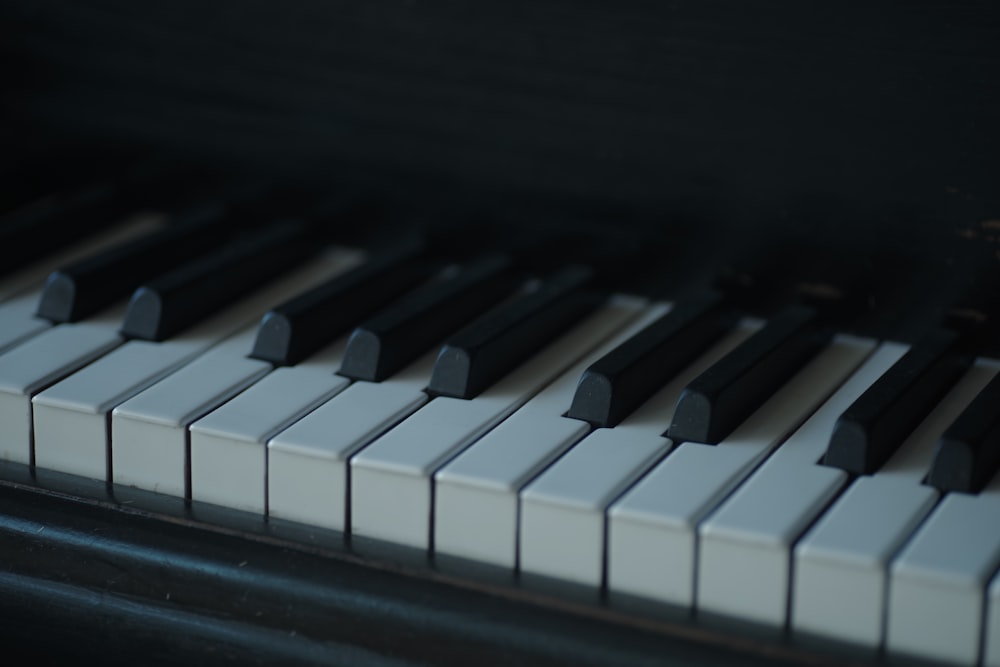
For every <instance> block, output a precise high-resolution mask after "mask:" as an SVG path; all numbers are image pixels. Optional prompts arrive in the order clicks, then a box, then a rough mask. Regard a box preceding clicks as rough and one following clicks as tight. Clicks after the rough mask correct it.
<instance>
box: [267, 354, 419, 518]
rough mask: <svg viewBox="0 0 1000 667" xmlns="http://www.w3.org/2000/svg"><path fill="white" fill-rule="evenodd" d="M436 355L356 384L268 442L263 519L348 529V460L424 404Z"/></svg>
mask: <svg viewBox="0 0 1000 667" xmlns="http://www.w3.org/2000/svg"><path fill="white" fill-rule="evenodd" d="M436 358H437V350H434V351H433V352H432V353H430V354H428V355H426V356H425V357H423V358H422V359H419V360H418V361H416V362H414V363H413V364H411V365H410V366H409V367H407V368H405V369H403V370H402V371H400V372H399V373H397V374H396V375H394V376H392V377H390V378H388V379H386V380H384V381H382V382H360V381H359V382H355V383H354V384H352V385H351V386H350V387H348V388H347V389H345V390H344V391H342V392H341V393H339V394H337V395H336V396H334V397H333V398H332V399H330V400H329V401H327V402H326V403H324V404H323V405H321V406H319V407H318V408H316V410H314V411H312V412H310V413H309V414H308V415H306V416H305V417H303V418H302V419H300V420H299V421H297V422H295V423H294V424H292V425H291V426H290V427H288V428H287V429H285V430H284V431H281V432H280V433H278V434H277V435H276V436H274V437H273V438H271V439H270V440H269V441H268V443H267V448H268V452H267V489H268V514H269V515H270V516H272V517H276V518H282V519H290V520H292V521H298V522H301V523H307V524H311V525H315V526H322V527H324V528H332V529H334V530H341V531H347V530H350V523H349V521H350V516H349V513H348V508H347V500H348V485H347V481H348V472H349V471H348V461H349V459H350V456H351V455H352V454H354V453H355V452H357V451H358V450H359V449H361V448H362V447H364V446H365V445H367V444H368V443H370V442H371V441H373V440H374V439H375V438H377V437H378V436H380V435H382V433H384V432H385V431H387V430H388V429H389V428H390V427H392V426H393V425H395V424H397V423H398V422H400V421H401V420H403V419H404V418H406V417H408V416H409V415H411V414H412V413H413V412H415V411H416V410H417V409H419V408H420V407H421V406H422V405H424V403H426V402H427V401H428V396H427V394H426V393H425V392H424V387H426V386H427V383H428V381H429V380H430V377H431V371H432V370H433V367H434V360H435V359H436Z"/></svg>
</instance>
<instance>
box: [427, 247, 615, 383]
mask: <svg viewBox="0 0 1000 667" xmlns="http://www.w3.org/2000/svg"><path fill="white" fill-rule="evenodd" d="M594 275H595V274H594V272H593V270H592V269H589V268H587V267H583V266H570V267H567V268H564V269H562V270H560V271H558V272H556V273H555V274H554V275H552V276H551V277H549V278H547V279H546V280H544V281H542V283H541V284H540V285H539V286H538V288H537V289H535V290H533V291H531V292H529V293H527V294H524V295H522V296H520V297H519V298H516V299H514V300H512V301H510V302H508V303H505V304H503V305H502V306H501V307H499V308H497V309H496V310H493V311H491V312H489V313H487V314H486V315H484V316H482V317H480V318H479V319H477V320H476V321H474V322H472V323H471V324H469V325H468V326H466V327H465V328H463V329H462V330H461V331H459V332H458V333H456V334H454V335H453V336H451V337H450V338H449V339H448V340H447V341H446V342H445V344H444V346H443V347H442V348H441V352H440V354H439V355H438V360H437V363H436V364H435V365H434V373H433V375H432V376H431V382H430V385H429V386H428V391H430V392H431V393H432V394H435V395H438V396H449V397H453V398H465V399H468V398H473V397H475V396H477V395H479V394H480V393H481V392H482V391H484V390H485V389H487V388H488V387H489V386H490V385H492V384H493V383H495V382H496V381H498V380H499V379H500V378H502V377H504V376H505V375H506V374H507V373H509V372H510V370H511V369H513V368H516V367H518V366H519V365H520V364H522V363H523V362H524V361H525V359H527V358H528V357H530V356H531V355H532V354H533V353H534V352H535V351H536V350H538V349H539V347H541V346H543V345H546V344H548V343H550V342H551V341H552V339H553V338H555V337H556V336H557V335H559V333H560V332H562V331H565V330H566V329H567V328H568V327H570V326H572V325H573V324H574V323H576V322H578V321H580V320H581V319H582V318H583V317H585V316H587V315H589V314H590V313H592V312H593V311H594V309H595V308H597V307H598V305H599V304H600V303H601V302H602V301H603V300H604V298H605V294H604V293H603V292H602V291H600V290H595V289H593V280H594Z"/></svg>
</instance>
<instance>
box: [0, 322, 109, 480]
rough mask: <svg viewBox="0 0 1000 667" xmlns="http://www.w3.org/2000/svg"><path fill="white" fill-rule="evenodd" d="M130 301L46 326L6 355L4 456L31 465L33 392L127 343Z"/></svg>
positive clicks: (2, 368)
mask: <svg viewBox="0 0 1000 667" xmlns="http://www.w3.org/2000/svg"><path fill="white" fill-rule="evenodd" d="M124 314H125V304H120V305H119V306H116V307H114V308H110V309H108V310H106V311H104V312H102V313H100V314H98V315H95V316H93V317H90V318H87V320H86V321H84V322H80V323H74V324H60V325H58V326H54V327H51V328H48V329H46V330H45V331H43V332H41V333H39V334H38V335H36V336H34V337H32V338H30V339H28V340H27V341H25V342H24V343H22V344H21V345H18V346H16V347H14V348H12V349H10V350H8V351H7V352H5V353H3V354H0V422H2V423H3V424H4V438H3V443H2V444H0V458H2V459H4V460H7V461H15V462H17V463H24V464H29V465H30V464H31V463H32V462H33V459H34V456H33V453H32V450H33V440H34V438H33V435H34V433H33V430H34V429H33V419H32V413H33V411H32V404H31V399H32V397H33V396H34V395H35V394H36V393H38V392H39V391H41V390H42V389H44V388H45V387H47V386H49V385H51V384H53V383H55V382H57V381H58V380H60V379H62V378H64V377H66V376H67V375H70V374H71V373H73V372H75V371H77V370H79V369H80V368H82V367H83V366H85V365H87V364H88V363H90V362H91V361H93V360H95V359H97V358H98V357H100V356H102V355H104V354H105V353H107V352H109V351H111V350H113V349H114V348H116V347H118V346H119V345H121V344H122V342H123V339H122V337H121V336H120V335H119V333H118V329H119V327H120V326H121V320H122V317H123V316H124Z"/></svg>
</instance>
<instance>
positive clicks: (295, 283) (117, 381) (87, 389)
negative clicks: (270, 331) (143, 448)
mask: <svg viewBox="0 0 1000 667" xmlns="http://www.w3.org/2000/svg"><path fill="white" fill-rule="evenodd" d="M331 261H332V260H331V259H330V258H328V257H320V258H318V259H317V260H315V261H314V262H311V263H309V264H306V265H305V266H303V267H302V268H301V269H299V270H297V271H295V272H294V273H292V274H289V275H288V276H286V277H284V278H282V279H280V280H277V281H275V282H273V283H271V284H269V285H267V286H265V287H264V288H262V289H259V290H257V291H255V292H252V293H250V294H248V295H247V296H245V297H243V298H241V299H239V300H237V301H236V302H235V303H233V304H232V305H230V306H229V307H227V308H225V309H223V310H221V311H219V312H218V313H217V314H216V315H214V316H213V317H210V318H207V319H205V320H204V321H202V322H200V323H199V324H197V325H195V326H194V327H192V328H191V329H189V330H187V331H185V332H183V333H181V334H179V335H177V336H174V337H172V338H170V339H169V340H167V341H164V342H162V343H153V342H150V341H141V340H132V341H128V342H126V343H125V344H124V345H122V346H120V347H118V348H116V349H115V350H113V351H112V352H110V353H108V354H106V355H105V356H103V357H101V358H100V359H98V360H97V361H95V362H93V363H91V364H90V365H88V366H86V367H84V368H82V369H81V370H79V371H77V372H76V373H73V374H72V375H70V376H69V377H67V378H65V379H63V380H61V381H60V382H57V383H56V384H54V385H52V386H51V387H49V388H48V389H45V390H43V391H41V392H40V393H38V394H36V395H35V397H34V399H32V403H33V406H34V430H35V464H36V466H37V467H38V468H47V469H51V470H58V471H62V472H68V473H72V474H76V475H81V476H84V477H90V478H94V479H100V480H105V481H108V480H110V479H112V478H113V471H112V470H109V468H110V466H111V463H112V456H111V453H110V446H111V444H112V443H111V441H110V432H109V428H108V426H109V424H108V422H109V415H110V412H111V411H112V410H113V409H114V408H115V407H116V406H118V405H119V404H121V403H123V402H124V401H126V400H128V399H129V398H131V397H132V396H134V395H136V394H137V393H139V392H140V391H142V390H144V389H146V388H147V387H149V386H151V385H153V384H154V383H156V382H157V381H159V380H160V379H162V378H164V377H166V376H168V375H169V374H170V373H172V372H174V371H175V370H177V369H179V368H180V367H181V366H183V365H184V364H185V363H186V362H188V361H189V360H191V359H193V358H194V357H196V356H197V355H198V354H200V353H201V352H204V351H205V350H207V349H208V348H210V347H211V346H212V345H214V344H215V343H217V342H219V341H221V340H223V339H225V338H227V337H229V336H231V335H233V334H234V333H236V332H237V331H239V330H241V329H242V328H244V327H246V326H248V325H250V324H252V323H254V322H256V321H257V320H258V319H259V318H260V316H261V315H262V314H263V313H264V312H265V311H266V309H267V308H269V307H270V306H272V305H274V303H276V302H279V301H280V300H281V299H282V298H285V297H286V295H287V294H288V293H289V290H290V289H294V290H299V289H302V288H303V286H304V284H308V281H309V279H311V278H313V277H314V276H315V272H316V271H317V270H322V268H319V269H317V266H319V267H323V266H328V265H329V263H330V262H331Z"/></svg>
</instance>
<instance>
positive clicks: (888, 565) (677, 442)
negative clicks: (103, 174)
mask: <svg viewBox="0 0 1000 667" xmlns="http://www.w3.org/2000/svg"><path fill="white" fill-rule="evenodd" d="M182 217H183V216H182ZM8 219H10V216H8ZM136 220H138V222H136ZM185 224H188V225H191V227H185V226H184V225H185ZM217 225H218V218H217V217H216V216H215V215H205V216H202V217H198V219H197V221H195V222H191V221H188V222H183V221H182V222H178V221H176V220H173V219H171V217H170V216H160V217H157V218H149V217H147V218H137V219H133V218H129V219H128V220H127V221H126V222H125V223H123V224H121V225H117V226H111V225H108V226H107V228H106V229H105V230H104V231H102V235H101V236H100V237H98V236H94V237H92V238H90V239H88V240H87V241H86V242H81V243H80V244H79V245H78V247H75V248H70V249H69V250H66V249H60V250H59V252H57V253H53V254H51V255H49V256H45V257H38V258H36V259H35V260H34V262H33V263H32V264H31V265H30V266H27V267H18V268H17V270H15V271H13V272H10V273H9V274H8V275H6V276H4V278H3V283H2V290H0V298H2V301H0V345H2V348H0V415H2V423H3V424H4V434H3V438H2V445H0V457H2V459H3V460H4V461H5V462H6V464H5V466H4V471H5V472H4V478H5V479H9V480H17V479H22V478H23V475H22V473H21V472H19V471H22V470H24V469H27V470H29V471H30V472H31V474H32V475H34V476H35V478H37V482H36V483H37V484H38V485H39V486H40V487H42V488H43V487H44V485H45V481H44V480H45V476H46V474H49V473H61V474H67V475H71V476H75V477H77V478H79V479H81V480H82V479H86V480H96V481H97V482H99V483H104V484H106V485H107V490H108V492H109V493H110V494H111V496H112V497H114V496H115V495H116V494H119V495H121V494H126V495H127V493H128V492H130V491H132V490H136V489H137V490H139V491H142V492H151V493H153V494H158V495H162V496H165V497H171V498H175V499H178V500H180V501H183V502H184V503H187V504H186V507H187V508H188V509H187V510H186V511H190V512H193V513H194V515H195V516H202V517H206V516H211V509H212V508H214V507H218V508H228V509H229V510H237V511H239V512H241V513H243V514H244V515H245V516H247V517H257V518H260V519H262V520H265V521H272V522H277V521H281V522H290V523H292V524H297V525H300V526H303V527H307V528H310V529H315V530H319V531H331V532H332V533H334V534H342V535H344V536H345V537H348V538H350V540H356V541H357V543H358V544H359V545H363V544H365V543H368V542H371V543H373V544H379V543H382V544H387V545H393V546H398V547H402V548H406V549H409V550H413V551H414V552H416V553H423V554H426V555H427V556H429V557H431V559H432V562H435V563H441V564H446V563H448V562H459V563H463V562H464V563H471V564H476V565H482V566H484V567H486V568H488V569H491V571H494V572H504V573H508V574H511V575H515V576H516V577H517V580H516V581H517V583H516V584H515V585H517V586H521V585H524V586H526V587H529V588H530V586H531V585H532V582H543V583H555V582H563V583H566V584H568V585H569V586H570V587H571V589H572V590H577V591H585V592H587V591H589V592H592V593H594V599H595V600H597V602H595V604H597V605H615V604H619V603H620V604H623V605H626V607H627V605H628V604H630V603H636V602H641V603H643V604H651V605H658V608H662V609H664V610H670V611H672V612H675V613H677V614H680V615H682V616H683V615H687V616H688V617H690V618H691V619H698V620H701V619H705V620H706V621H708V622H710V621H712V620H713V619H715V620H719V621H723V622H724V621H731V620H735V621H739V622H743V623H746V624H749V625H750V626H753V627H759V628H761V629H771V630H775V631H777V632H778V633H780V634H782V635H783V636H784V637H785V638H786V639H787V638H791V640H795V641H797V640H799V639H800V638H801V639H802V640H817V641H829V642H834V643H836V645H838V646H841V647H843V648H844V649H845V650H847V649H848V648H849V649H850V650H852V651H853V650H859V651H862V652H863V654H864V655H868V656H871V657H872V659H873V660H881V659H884V658H889V659H893V660H897V659H898V660H903V661H907V660H914V661H918V660H923V661H932V662H934V661H937V662H941V663H943V664H955V665H980V664H981V665H1000V573H998V569H1000V522H998V517H1000V474H998V463H1000V412H998V411H997V410H996V405H997V396H998V393H1000V374H998V371H1000V360H997V359H991V358H986V357H983V356H980V355H975V354H969V353H968V351H967V350H966V349H965V348H963V347H962V345H961V342H962V341H961V338H960V336H959V335H958V333H956V332H953V331H950V330H946V329H939V330H937V329H936V330H928V331H926V332H922V333H923V334H924V335H922V336H920V337H918V338H916V339H914V340H912V341H908V342H904V341H901V340H882V339H876V338H872V337H868V336H864V335H859V334H857V333H856V332H850V331H845V330H832V329H831V328H830V327H829V326H828V325H827V324H826V323H824V322H822V321H821V320H822V318H821V317H819V315H818V314H817V312H816V311H815V310H814V309H812V308H810V307H806V306H801V305H794V306H789V307H787V308H785V309H783V310H779V311H777V312H774V313H770V314H768V315H766V316H761V315H759V314H746V313H736V312H734V311H733V309H731V308H727V307H725V303H724V301H720V300H719V298H718V297H712V298H709V299H701V298H694V297H691V298H688V299H681V300H677V301H671V300H665V299H661V298H650V297H648V296H644V295H641V294H622V293H607V291H606V290H605V289H603V288H602V286H601V284H600V281H599V279H598V277H596V276H595V274H594V272H593V271H591V270H590V269H589V268H588V267H585V266H576V265H569V264H567V265H566V266H561V267H556V268H555V269H554V270H551V271H548V272H537V273H521V272H519V271H518V270H515V269H514V268H513V267H512V266H511V264H510V262H509V261H508V259H509V258H507V259H505V258H503V257H500V256H485V257H473V258H467V257H463V258H462V259H461V260H460V261H459V260H455V261H441V258H440V257H437V256H435V255H434V253H433V248H430V249H428V248H424V247H422V246H420V245H419V244H418V245H416V246H407V245H405V244H403V245H402V246H399V245H397V246H392V245H391V244H386V248H382V249H379V248H375V249H371V248H366V249H360V248H357V247H350V246H342V245H338V244H336V243H332V242H331V243H324V244H322V246H321V247H319V246H318V244H317V242H316V241H315V239H313V238H311V237H310V236H309V230H308V227H302V228H299V227H297V226H296V224H294V223H291V222H287V221H286V222H277V223H275V224H273V225H261V226H259V227H255V228H254V229H252V230H250V231H247V232H245V233H242V232H237V231H236V230H234V229H226V228H225V226H224V225H223V226H222V227H218V226H217ZM178 230H180V231H178ZM184 234H188V235H189V238H188V240H189V242H190V244H191V245H188V244H187V243H182V244H180V245H178V244H177V243H176V239H177V238H187V237H184ZM171 239H173V240H171ZM36 242H39V243H41V241H36ZM170 243H172V244H173V245H168V244H170ZM161 253H172V254H171V255H169V257H168V258H169V260H170V261H169V264H170V266H169V268H168V267H167V265H166V263H164V262H161V263H159V264H157V262H155V261H154V258H157V257H161ZM42 276H51V277H50V278H49V280H48V282H43V280H42ZM43 304H45V305H43ZM88 304H89V305H88ZM55 312H60V313H64V315H55V314H53V313H55ZM11 483H13V482H11ZM202 520H205V521H210V519H202Z"/></svg>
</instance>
